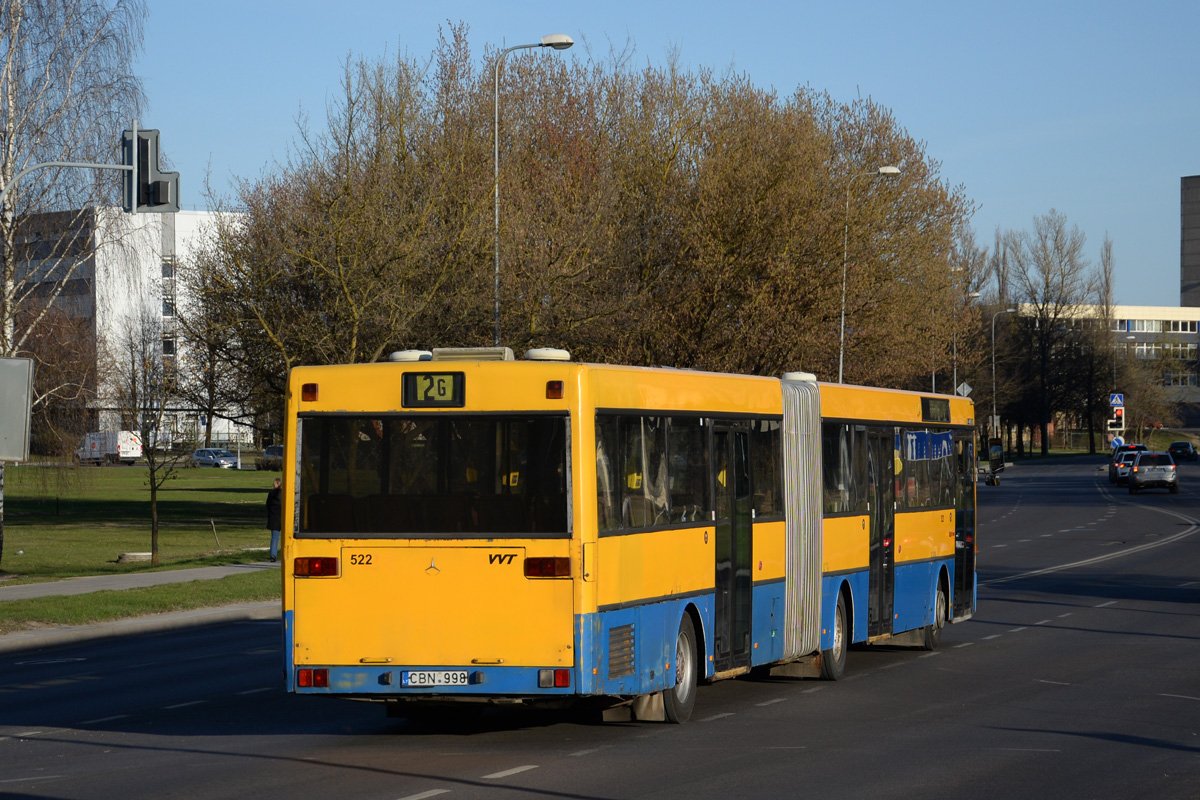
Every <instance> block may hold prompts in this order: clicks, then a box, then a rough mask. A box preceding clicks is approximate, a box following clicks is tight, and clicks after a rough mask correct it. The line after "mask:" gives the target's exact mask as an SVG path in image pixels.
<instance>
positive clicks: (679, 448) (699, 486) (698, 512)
mask: <svg viewBox="0 0 1200 800" xmlns="http://www.w3.org/2000/svg"><path fill="white" fill-rule="evenodd" d="M668 431H669V433H668V443H667V449H668V455H669V459H670V462H669V466H668V485H669V487H670V494H671V521H672V522H696V521H698V520H702V519H705V520H706V519H708V517H709V513H708V512H709V511H710V508H709V503H708V452H707V449H706V439H705V436H704V427H703V426H702V425H701V423H700V420H699V419H696V418H691V417H671V419H670V420H669V424H668Z"/></svg>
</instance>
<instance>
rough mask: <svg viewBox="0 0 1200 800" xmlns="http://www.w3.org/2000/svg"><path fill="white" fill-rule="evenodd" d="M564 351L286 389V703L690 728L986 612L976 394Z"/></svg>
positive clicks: (298, 379)
mask: <svg viewBox="0 0 1200 800" xmlns="http://www.w3.org/2000/svg"><path fill="white" fill-rule="evenodd" d="M569 359H570V356H569V354H567V353H566V352H565V351H561V350H536V351H534V350H531V351H529V352H528V353H526V356H525V358H524V359H520V360H516V359H514V358H513V356H512V351H511V350H509V349H508V348H477V349H444V350H434V351H432V352H429V351H403V352H401V353H395V354H393V355H392V356H391V357H390V358H389V360H388V361H387V362H380V363H373V364H358V365H347V366H325V367H298V368H296V369H293V370H292V372H291V375H290V380H289V389H288V392H289V394H288V405H287V431H286V435H287V442H288V445H287V448H288V449H287V457H286V458H285V469H284V473H285V475H284V492H285V494H284V497H285V498H287V499H288V501H287V502H285V504H284V559H283V561H284V595H283V598H284V599H283V611H284V627H285V637H286V661H287V664H286V666H287V686H288V690H289V691H291V692H295V693H299V694H309V695H312V694H316V695H335V696H343V697H348V698H356V699H367V700H376V701H383V702H386V703H387V704H388V712H389V714H400V715H404V714H406V713H408V712H407V711H406V708H407V706H406V705H405V704H407V703H410V702H413V701H422V702H425V703H430V702H435V701H436V702H443V701H454V700H463V701H466V700H474V701H490V702H495V703H515V702H523V703H535V702H554V703H560V704H564V703H567V702H579V701H583V700H588V701H594V702H596V703H597V704H598V705H600V706H603V707H606V708H607V710H606V712H605V714H606V718H609V719H613V718H624V719H630V718H634V719H645V720H668V721H671V722H683V721H685V720H687V719H688V717H689V716H690V714H691V712H692V709H693V705H694V703H695V699H696V688H697V685H698V684H699V683H703V682H708V681H713V680H717V679H722V678H730V677H734V676H737V675H741V674H744V673H749V672H751V671H754V672H756V673H757V674H764V673H766V674H783V675H792V676H797V677H824V678H826V679H835V680H836V679H837V678H839V677H840V676H841V675H842V673H843V670H844V668H845V663H846V654H847V649H848V647H849V645H850V644H852V643H882V642H887V643H890V644H902V645H911V646H916V647H923V648H927V649H932V648H934V647H936V646H937V645H938V640H939V637H940V635H941V632H942V629H943V627H944V625H945V624H946V623H947V622H957V621H961V620H964V619H967V618H969V617H970V616H971V615H972V613H973V612H974V609H975V597H976V593H975V555H976V545H975V530H974V524H975V522H974V520H975V477H974V475H975V453H974V447H975V445H974V439H973V427H974V419H973V417H974V411H973V406H972V403H971V401H969V400H967V399H965V398H960V397H949V396H946V395H928V394H920V393H914V392H903V391H893V390H885V389H871V388H864V387H858V386H847V385H841V384H827V383H818V382H817V381H816V379H815V378H814V376H812V375H810V374H807V373H792V374H789V375H785V376H784V377H783V378H782V379H778V378H768V377H751V376H741V375H724V374H714V373H705V372H697V371H690V370H679V369H669V368H644V367H628V366H613V365H600V364H582V363H575V362H572V361H570V360H569Z"/></svg>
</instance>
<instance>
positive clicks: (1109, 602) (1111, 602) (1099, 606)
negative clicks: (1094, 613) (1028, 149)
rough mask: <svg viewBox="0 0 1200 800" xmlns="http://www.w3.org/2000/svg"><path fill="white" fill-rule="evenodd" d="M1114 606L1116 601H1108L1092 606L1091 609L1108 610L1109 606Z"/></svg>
mask: <svg viewBox="0 0 1200 800" xmlns="http://www.w3.org/2000/svg"><path fill="white" fill-rule="evenodd" d="M1116 604H1117V601H1116V600H1109V601H1108V602H1107V603H1101V604H1100V605H1098V606H1092V608H1108V607H1109V606H1115V605H1116Z"/></svg>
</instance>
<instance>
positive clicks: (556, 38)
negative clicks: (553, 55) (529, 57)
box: [542, 33, 575, 50]
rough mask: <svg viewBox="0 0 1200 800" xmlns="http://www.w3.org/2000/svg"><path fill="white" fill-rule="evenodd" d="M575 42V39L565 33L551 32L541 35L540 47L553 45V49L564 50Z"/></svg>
mask: <svg viewBox="0 0 1200 800" xmlns="http://www.w3.org/2000/svg"><path fill="white" fill-rule="evenodd" d="M573 44H575V40H574V39H572V38H571V37H570V36H567V35H566V34H565V33H552V34H550V35H549V36H543V37H542V47H553V48H554V49H555V50H566V49H567V48H568V47H570V46H571V45H573Z"/></svg>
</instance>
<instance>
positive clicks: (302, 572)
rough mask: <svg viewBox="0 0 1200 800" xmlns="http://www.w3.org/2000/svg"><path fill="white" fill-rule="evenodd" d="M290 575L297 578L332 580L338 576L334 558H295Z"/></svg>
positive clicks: (336, 562)
mask: <svg viewBox="0 0 1200 800" xmlns="http://www.w3.org/2000/svg"><path fill="white" fill-rule="evenodd" d="M292 574H294V575H295V576H296V577H297V578H334V577H337V574H338V560H337V559H336V558H308V557H305V558H297V559H296V560H295V561H293V562H292Z"/></svg>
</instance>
